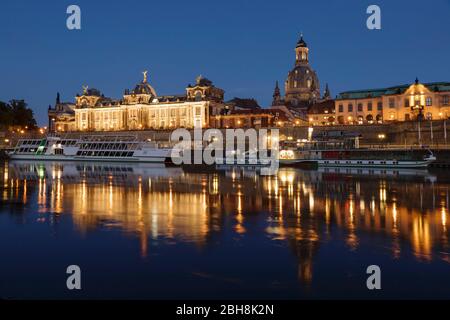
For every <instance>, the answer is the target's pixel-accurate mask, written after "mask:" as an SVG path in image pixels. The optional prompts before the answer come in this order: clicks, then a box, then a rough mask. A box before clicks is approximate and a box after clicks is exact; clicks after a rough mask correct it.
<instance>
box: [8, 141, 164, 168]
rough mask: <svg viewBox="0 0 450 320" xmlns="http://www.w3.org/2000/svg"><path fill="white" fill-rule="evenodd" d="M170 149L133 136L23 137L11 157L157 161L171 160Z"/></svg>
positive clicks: (10, 154) (24, 158)
mask: <svg viewBox="0 0 450 320" xmlns="http://www.w3.org/2000/svg"><path fill="white" fill-rule="evenodd" d="M170 150H171V149H170V148H160V147H159V145H158V144H157V143H155V142H151V141H139V140H138V139H137V138H136V137H134V136H123V135H122V136H120V135H118V136H84V137H80V138H79V139H72V138H62V137H51V136H49V137H46V138H43V139H21V140H19V141H18V142H17V145H16V147H15V148H14V149H13V151H12V152H10V153H9V158H10V159H11V160H40V161H42V160H52V161H55V160H57V161H103V162H105V161H108V162H111V161H113V162H115V161H117V162H157V163H164V162H167V161H169V160H170Z"/></svg>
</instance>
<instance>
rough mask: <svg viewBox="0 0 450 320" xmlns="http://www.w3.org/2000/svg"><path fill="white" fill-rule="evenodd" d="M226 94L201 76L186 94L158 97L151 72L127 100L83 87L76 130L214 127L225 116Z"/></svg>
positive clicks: (77, 112)
mask: <svg viewBox="0 0 450 320" xmlns="http://www.w3.org/2000/svg"><path fill="white" fill-rule="evenodd" d="M223 98H224V91H223V90H222V89H220V88H217V87H215V86H214V85H213V83H212V82H211V81H210V80H208V79H206V78H204V77H202V76H199V77H198V78H197V79H196V83H195V85H188V87H187V88H186V94H183V95H173V96H158V95H157V94H156V91H155V89H154V88H153V87H152V86H151V85H150V84H149V82H148V79H147V72H144V78H143V80H142V82H140V83H138V84H137V85H136V86H135V88H134V89H132V90H128V89H127V90H125V92H124V95H123V98H122V99H120V100H114V99H111V98H107V97H105V96H104V95H102V94H101V93H100V91H98V90H96V89H89V88H88V87H84V88H83V93H82V94H81V95H77V97H76V103H75V109H74V111H75V125H74V127H75V130H76V131H120V130H140V129H157V130H164V129H175V128H180V127H184V128H194V127H201V128H205V127H210V126H212V125H213V123H214V117H215V116H216V115H219V114H221V113H223V110H224V109H225V104H224V102H223Z"/></svg>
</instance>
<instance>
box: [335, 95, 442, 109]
mask: <svg viewBox="0 0 450 320" xmlns="http://www.w3.org/2000/svg"><path fill="white" fill-rule="evenodd" d="M442 104H443V105H445V106H446V105H449V104H450V98H449V96H443V97H442ZM432 105H433V99H432V98H431V97H426V98H425V106H427V107H430V106H432ZM395 107H396V101H395V98H389V108H391V109H392V108H395ZM404 107H405V108H409V107H411V103H410V99H405V100H404ZM338 108H339V112H344V105H342V104H341V105H339V107H338ZM363 108H364V105H363V104H362V103H358V104H357V111H358V112H362V111H363ZM372 109H373V105H372V102H369V103H367V111H372ZM377 110H378V111H381V110H383V103H382V102H378V103H377ZM347 111H348V112H353V104H352V103H349V104H348V105H347Z"/></svg>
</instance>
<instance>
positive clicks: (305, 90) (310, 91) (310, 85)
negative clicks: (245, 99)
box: [272, 35, 321, 111]
mask: <svg viewBox="0 0 450 320" xmlns="http://www.w3.org/2000/svg"><path fill="white" fill-rule="evenodd" d="M284 89H285V95H284V99H281V96H280V93H279V88H278V85H276V87H275V92H274V100H273V103H272V104H273V105H274V106H275V105H280V104H284V105H285V106H287V107H289V108H293V109H298V110H299V111H301V110H303V111H306V110H307V108H308V107H309V106H311V105H312V104H314V103H315V102H317V101H318V100H320V99H321V97H320V83H319V78H318V77H317V74H316V72H315V71H314V70H313V69H312V68H311V66H310V65H309V48H308V45H307V44H306V42H305V40H304V39H303V35H301V36H300V40H299V41H298V42H297V45H296V47H295V65H294V68H293V69H292V70H291V71H289V73H288V76H287V79H286V82H285V85H284Z"/></svg>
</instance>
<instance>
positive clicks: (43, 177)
mask: <svg viewBox="0 0 450 320" xmlns="http://www.w3.org/2000/svg"><path fill="white" fill-rule="evenodd" d="M0 182H1V185H0V259H1V260H0V261H1V262H0V298H11V299H28V298H81V299H83V298H87V299H89V298H143V299H148V298H150V299H197V298H200V299H202V298H206V299H210V298H220V299H223V298H231V299H234V298H235V299H240V298H248V299H262V298H275V299H310V298H450V240H449V236H450V234H449V228H450V216H449V200H450V198H449V187H450V171H447V172H446V171H437V172H433V171H431V172H427V171H421V170H418V171H414V170H406V171H386V172H385V171H382V172H373V171H365V170H364V171H361V170H359V171H358V170H355V169H352V171H347V170H345V169H341V170H340V172H335V171H333V170H328V171H302V170H298V169H281V170H280V171H279V173H278V175H276V176H271V177H266V176H259V175H257V174H255V173H254V172H251V171H250V172H240V171H234V172H217V173H189V172H185V171H183V170H182V169H181V168H165V167H164V166H159V165H144V164H140V165H139V164H107V163H102V164H93V163H52V162H46V163H39V162H12V163H9V164H8V163H0ZM73 264H75V265H79V266H80V268H81V272H82V290H80V291H69V290H67V288H66V277H67V276H68V275H67V274H66V268H67V266H69V265H73ZM373 264H375V265H378V266H380V268H381V274H382V280H381V285H382V290H379V291H369V290H368V289H367V287H366V279H367V277H368V275H367V274H366V268H367V267H368V266H369V265H373Z"/></svg>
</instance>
